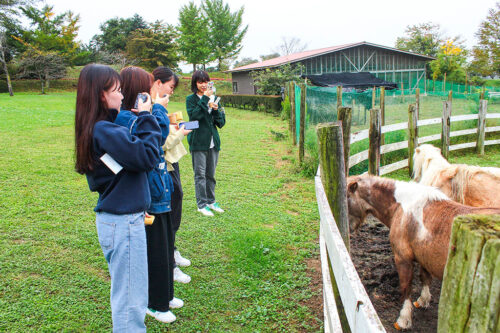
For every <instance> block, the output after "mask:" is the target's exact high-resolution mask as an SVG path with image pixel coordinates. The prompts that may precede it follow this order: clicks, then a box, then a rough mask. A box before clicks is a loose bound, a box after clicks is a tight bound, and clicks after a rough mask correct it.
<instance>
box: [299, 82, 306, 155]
mask: <svg viewBox="0 0 500 333" xmlns="http://www.w3.org/2000/svg"><path fill="white" fill-rule="evenodd" d="M305 123H306V85H305V84H304V83H301V84H300V127H299V163H302V162H303V161H304V141H305Z"/></svg>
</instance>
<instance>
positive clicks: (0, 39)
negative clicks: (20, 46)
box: [0, 31, 14, 96]
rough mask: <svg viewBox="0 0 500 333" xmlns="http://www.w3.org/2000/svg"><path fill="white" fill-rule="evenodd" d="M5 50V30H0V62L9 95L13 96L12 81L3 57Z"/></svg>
mask: <svg viewBox="0 0 500 333" xmlns="http://www.w3.org/2000/svg"><path fill="white" fill-rule="evenodd" d="M6 51H7V39H6V38H5V32H4V31H0V62H1V63H2V68H3V71H4V72H5V76H6V78H7V87H8V88H9V95H10V96H14V92H13V91H12V82H11V81H10V74H9V69H8V68H7V59H6V57H5V52H6Z"/></svg>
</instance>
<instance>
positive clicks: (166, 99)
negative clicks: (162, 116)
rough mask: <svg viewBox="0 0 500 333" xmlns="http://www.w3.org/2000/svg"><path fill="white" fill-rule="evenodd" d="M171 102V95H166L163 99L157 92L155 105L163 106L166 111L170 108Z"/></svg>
mask: <svg viewBox="0 0 500 333" xmlns="http://www.w3.org/2000/svg"><path fill="white" fill-rule="evenodd" d="M169 101H170V95H168V94H166V95H165V96H163V97H160V93H158V92H156V98H155V101H154V102H155V103H158V104H160V105H162V106H163V107H164V108H165V109H166V108H167V106H168V102H169Z"/></svg>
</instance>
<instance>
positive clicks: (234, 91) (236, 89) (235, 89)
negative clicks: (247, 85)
mask: <svg viewBox="0 0 500 333" xmlns="http://www.w3.org/2000/svg"><path fill="white" fill-rule="evenodd" d="M237 92H238V82H233V94H236V93H237Z"/></svg>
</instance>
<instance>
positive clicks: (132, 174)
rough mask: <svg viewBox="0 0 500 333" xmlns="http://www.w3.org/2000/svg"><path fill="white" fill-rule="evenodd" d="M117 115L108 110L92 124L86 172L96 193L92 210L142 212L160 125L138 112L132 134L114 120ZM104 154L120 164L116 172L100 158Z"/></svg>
mask: <svg viewBox="0 0 500 333" xmlns="http://www.w3.org/2000/svg"><path fill="white" fill-rule="evenodd" d="M117 114H118V112H117V111H116V110H110V114H109V117H108V119H106V120H101V121H99V122H97V123H96V124H95V125H94V133H93V154H94V170H93V171H91V172H88V173H87V174H86V176H87V181H88V183H89V188H90V190H91V191H97V192H98V193H99V199H98V201H97V206H96V207H95V208H94V210H95V211H96V212H106V213H111V214H118V215H120V214H132V213H139V212H144V211H146V210H147V209H148V207H149V205H150V202H151V195H150V192H149V185H148V178H147V172H148V171H150V170H152V169H153V168H154V167H155V165H156V164H157V162H158V146H159V145H160V142H161V131H160V127H159V126H158V123H157V122H156V119H155V117H154V116H152V115H151V114H150V113H149V112H147V111H144V112H140V113H139V115H138V117H137V124H136V126H137V127H136V131H135V135H131V134H130V131H129V130H128V129H127V128H125V127H123V126H120V125H117V124H114V123H113V121H114V120H115V119H116V116H117ZM105 153H107V154H108V155H110V156H111V157H112V158H113V159H114V160H115V161H116V162H118V163H119V164H120V165H121V166H122V167H123V169H122V170H121V171H120V172H119V173H118V174H116V175H115V174H114V173H113V172H112V171H111V170H110V169H109V168H108V167H107V166H106V165H105V164H104V163H102V161H101V160H100V157H101V156H103V155H104V154H105Z"/></svg>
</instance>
